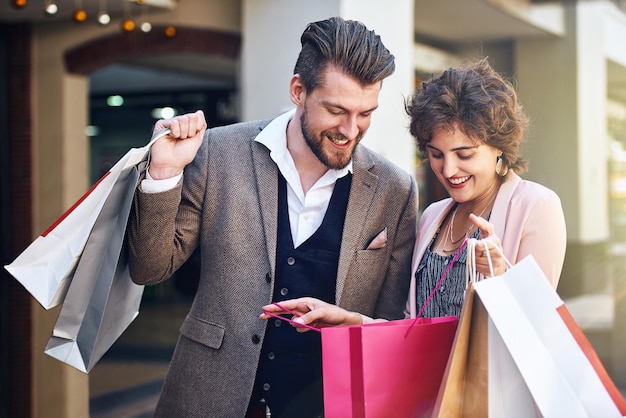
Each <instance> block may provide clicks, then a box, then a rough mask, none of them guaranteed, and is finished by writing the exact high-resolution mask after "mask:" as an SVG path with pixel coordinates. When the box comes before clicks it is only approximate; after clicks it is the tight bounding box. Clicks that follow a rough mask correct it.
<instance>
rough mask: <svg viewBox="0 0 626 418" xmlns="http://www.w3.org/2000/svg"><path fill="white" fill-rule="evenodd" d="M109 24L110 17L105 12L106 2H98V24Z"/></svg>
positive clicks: (103, 0)
mask: <svg viewBox="0 0 626 418" xmlns="http://www.w3.org/2000/svg"><path fill="white" fill-rule="evenodd" d="M110 22H111V16H110V15H109V12H108V11H107V0H100V10H99V11H98V23H100V24H101V25H102V26H104V25H108V24H109V23H110Z"/></svg>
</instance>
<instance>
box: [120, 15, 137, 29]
mask: <svg viewBox="0 0 626 418" xmlns="http://www.w3.org/2000/svg"><path fill="white" fill-rule="evenodd" d="M122 30H123V31H124V32H132V31H134V30H135V21H134V20H133V19H128V18H127V19H124V20H122Z"/></svg>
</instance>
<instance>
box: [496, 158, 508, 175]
mask: <svg viewBox="0 0 626 418" xmlns="http://www.w3.org/2000/svg"><path fill="white" fill-rule="evenodd" d="M508 172H509V167H507V166H505V165H504V163H503V162H502V156H501V155H499V156H498V160H497V161H496V174H497V175H499V176H500V177H504V176H506V175H507V173H508Z"/></svg>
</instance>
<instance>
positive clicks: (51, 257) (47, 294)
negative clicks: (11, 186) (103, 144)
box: [4, 129, 169, 309]
mask: <svg viewBox="0 0 626 418" xmlns="http://www.w3.org/2000/svg"><path fill="white" fill-rule="evenodd" d="M168 133H169V130H168V129H165V130H161V131H158V132H156V133H155V134H154V135H153V137H152V139H151V140H150V143H149V144H148V145H146V146H144V147H141V148H133V149H131V150H129V151H128V152H127V153H126V154H125V155H124V156H123V157H122V158H121V159H120V160H119V161H118V162H117V163H116V164H115V165H114V166H113V167H112V168H111V169H110V170H109V171H108V172H107V173H106V174H105V175H104V176H102V178H101V179H100V180H98V182H96V184H94V185H93V187H92V188H91V189H90V190H89V191H88V192H87V193H85V194H84V195H83V196H82V197H81V198H80V199H78V200H77V201H76V203H74V205H72V207H71V208H70V209H68V210H67V211H66V212H65V213H64V214H63V215H62V216H61V217H60V218H59V219H57V220H56V221H55V222H54V223H53V224H52V225H51V226H50V227H49V228H48V229H46V230H45V231H44V232H43V233H42V234H41V235H40V236H39V237H37V239H35V241H33V242H32V243H31V244H30V245H29V246H28V247H27V248H26V249H25V250H24V251H23V252H22V253H21V254H20V255H19V256H18V257H17V258H16V259H15V260H14V261H13V262H12V263H11V264H8V265H6V266H4V267H5V269H6V270H7V271H8V272H9V273H11V275H12V276H13V277H15V278H16V279H17V280H18V281H19V282H20V283H21V284H22V285H23V286H24V287H25V288H26V290H28V292H30V294H31V295H32V296H33V297H34V298H35V299H36V300H37V301H38V302H39V303H40V304H41V306H43V307H44V308H45V309H50V308H53V307H55V306H57V305H58V304H60V303H62V302H63V299H64V298H65V294H66V293H67V288H68V286H69V283H70V281H71V279H72V276H73V274H74V271H75V269H76V265H77V263H78V259H79V257H80V255H81V253H82V251H83V248H84V247H85V243H86V242H87V238H88V237H89V233H90V232H91V229H92V227H93V225H94V223H95V222H96V218H97V217H98V214H99V213H100V211H101V209H102V206H103V205H104V202H105V200H106V198H107V196H108V195H109V193H110V192H111V189H112V188H113V185H114V184H115V182H116V180H117V179H118V177H119V176H120V174H121V173H122V171H123V170H124V169H127V168H129V167H132V166H135V165H137V164H138V163H139V162H141V161H142V160H143V159H145V158H146V155H147V154H148V152H149V150H150V147H151V146H152V144H153V143H154V142H155V141H157V140H158V139H159V138H161V137H163V136H165V135H167V134H168Z"/></svg>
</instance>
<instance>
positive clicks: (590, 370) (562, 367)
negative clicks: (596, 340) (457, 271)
mask: <svg viewBox="0 0 626 418" xmlns="http://www.w3.org/2000/svg"><path fill="white" fill-rule="evenodd" d="M469 259H470V257H468V260H469ZM474 287H475V290H476V293H477V294H478V296H479V297H480V300H481V302H482V303H483V305H484V306H485V309H486V310H487V312H488V314H489V385H488V386H489V391H488V396H489V416H493V417H498V416H507V417H510V416H523V417H527V416H543V417H547V418H551V417H555V418H561V417H569V418H576V417H598V418H611V417H622V416H624V414H626V401H624V398H623V396H622V395H621V394H620V392H619V390H618V389H617V388H616V387H615V384H614V383H613V381H612V380H611V378H610V377H609V375H608V373H607V372H606V370H605V369H604V367H603V366H602V363H601V362H600V360H599V358H598V356H597V354H596V353H595V351H594V350H593V347H592V346H591V344H590V343H589V341H588V340H587V339H586V337H585V336H584V334H583V332H582V330H581V329H580V327H579V326H578V325H577V324H576V322H575V321H574V319H573V317H572V316H571V315H570V313H569V311H568V310H567V308H566V306H565V304H564V303H563V300H561V298H560V297H559V296H558V294H557V293H556V291H555V290H554V289H553V288H552V286H550V284H549V281H548V279H547V278H546V277H545V275H544V274H543V272H542V270H541V268H540V267H539V265H538V264H537V262H536V261H535V259H534V258H533V257H532V256H528V257H526V258H525V259H523V260H522V261H520V262H518V263H517V264H516V265H515V266H512V267H511V268H510V269H509V270H508V271H507V272H506V273H505V274H503V275H502V276H497V277H491V278H488V279H487V280H482V281H479V282H476V283H475V284H474ZM524 386H525V387H524Z"/></svg>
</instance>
